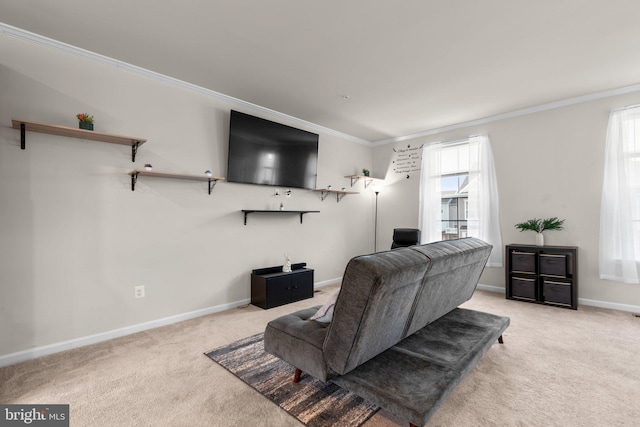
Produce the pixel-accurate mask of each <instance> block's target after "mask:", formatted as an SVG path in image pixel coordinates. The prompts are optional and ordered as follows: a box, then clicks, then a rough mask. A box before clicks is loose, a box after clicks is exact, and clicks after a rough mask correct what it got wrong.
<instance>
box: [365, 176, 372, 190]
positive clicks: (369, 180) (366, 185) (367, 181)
mask: <svg viewBox="0 0 640 427" xmlns="http://www.w3.org/2000/svg"><path fill="white" fill-rule="evenodd" d="M372 182H373V180H372V179H367V178H365V179H364V188H365V189H366V188H367V187H368V186H369V184H371V183H372Z"/></svg>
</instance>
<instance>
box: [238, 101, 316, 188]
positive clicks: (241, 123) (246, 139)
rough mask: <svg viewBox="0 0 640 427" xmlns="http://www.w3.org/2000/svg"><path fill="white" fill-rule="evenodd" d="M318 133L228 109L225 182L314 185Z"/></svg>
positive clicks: (303, 186)
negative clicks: (227, 148)
mask: <svg viewBox="0 0 640 427" xmlns="http://www.w3.org/2000/svg"><path fill="white" fill-rule="evenodd" d="M317 165H318V134H315V133H311V132H307V131H304V130H302V129H296V128H293V127H291V126H286V125H283V124H280V123H275V122H272V121H269V120H265V119H261V118H259V117H255V116H251V115H249V114H245V113H241V112H239V111H233V110H232V111H231V120H230V125H229V159H228V168H227V181H229V182H241V183H245V184H262V185H273V186H278V187H294V188H308V189H311V190H314V189H315V188H316V175H317Z"/></svg>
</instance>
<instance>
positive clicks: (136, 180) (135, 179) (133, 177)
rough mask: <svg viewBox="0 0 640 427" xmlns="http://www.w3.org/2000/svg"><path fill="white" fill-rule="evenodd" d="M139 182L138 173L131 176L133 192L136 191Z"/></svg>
mask: <svg viewBox="0 0 640 427" xmlns="http://www.w3.org/2000/svg"><path fill="white" fill-rule="evenodd" d="M136 182H138V172H136V173H133V174H131V191H135V189H136Z"/></svg>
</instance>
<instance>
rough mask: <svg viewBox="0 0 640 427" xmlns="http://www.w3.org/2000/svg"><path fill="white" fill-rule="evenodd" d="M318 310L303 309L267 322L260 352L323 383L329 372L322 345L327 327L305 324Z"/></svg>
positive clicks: (316, 308)
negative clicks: (272, 356) (299, 369)
mask: <svg viewBox="0 0 640 427" xmlns="http://www.w3.org/2000/svg"><path fill="white" fill-rule="evenodd" d="M319 308H320V306H316V307H311V308H306V309H304V310H299V311H296V312H294V313H291V314H287V315H285V316H282V317H278V318H277V319H274V320H272V321H271V322H269V323H268V324H267V327H266V329H265V331H264V349H265V350H266V351H267V352H268V353H271V354H273V355H274V356H277V357H279V358H281V359H283V360H286V361H287V362H289V363H291V364H292V365H293V366H295V367H297V368H301V369H303V370H304V371H305V372H306V373H308V374H310V375H312V376H313V377H315V378H318V379H320V380H323V381H326V380H327V379H328V378H329V370H328V369H327V365H326V363H325V360H324V355H323V352H322V344H323V342H324V339H325V336H326V332H327V325H326V324H324V323H320V322H310V321H309V318H310V317H311V316H313V315H314V314H315V313H316V311H318V309H319Z"/></svg>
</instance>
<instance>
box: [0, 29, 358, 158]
mask: <svg viewBox="0 0 640 427" xmlns="http://www.w3.org/2000/svg"><path fill="white" fill-rule="evenodd" d="M0 32H1V33H2V34H3V35H7V36H10V37H15V38H17V39H20V40H23V41H27V42H29V43H34V44H37V45H41V46H45V47H48V48H52V49H56V50H59V51H62V52H65V53H68V54H71V55H75V56H79V57H82V58H85V59H89V60H92V61H95V62H99V63H101V64H105V65H109V66H112V67H115V68H118V69H120V70H126V71H128V72H130V73H133V74H137V75H140V76H143V77H146V78H149V79H153V80H156V81H160V82H163V83H166V84H169V85H172V86H177V87H180V88H183V89H187V90H190V91H192V92H196V93H199V94H202V95H205V96H209V97H211V98H215V99H218V100H221V101H224V102H228V103H230V104H232V105H235V106H236V107H234V108H242V109H243V110H244V111H247V110H250V111H252V112H255V113H259V114H261V115H263V116H268V117H269V118H277V119H280V120H284V121H288V122H291V123H293V124H295V125H296V126H301V127H304V128H305V129H311V130H314V131H316V132H321V133H324V134H328V135H333V136H336V137H338V138H342V139H346V140H349V141H352V142H356V143H358V144H364V145H367V146H371V141H367V140H365V139H362V138H358V137H356V136H353V135H349V134H346V133H343V132H339V131H337V130H334V129H330V128H327V127H324V126H321V125H318V124H315V123H311V122H308V121H306V120H302V119H299V118H297V117H293V116H290V115H288V114H284V113H281V112H279V111H275V110H272V109H269V108H266V107H262V106H260V105H257V104H253V103H251V102H247V101H243V100H242V99H238V98H234V97H232V96H229V95H225V94H223V93H220V92H216V91H214V90H211V89H206V88H204V87H202V86H198V85H195V84H192V83H188V82H185V81H183V80H180V79H176V78H173V77H170V76H167V75H164V74H160V73H157V72H155V71H151V70H148V69H146V68H142V67H138V66H136V65H133V64H129V63H127V62H123V61H119V60H117V59H113V58H110V57H108V56H105V55H101V54H99V53H95V52H91V51H89V50H86V49H82V48H80V47H77V46H73V45H70V44H67V43H64V42H61V41H58V40H54V39H51V38H48V37H45V36H42V35H39V34H36V33H32V32H30V31H27V30H23V29H21V28H17V27H13V26H11V25H8V24H5V23H3V22H0Z"/></svg>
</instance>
